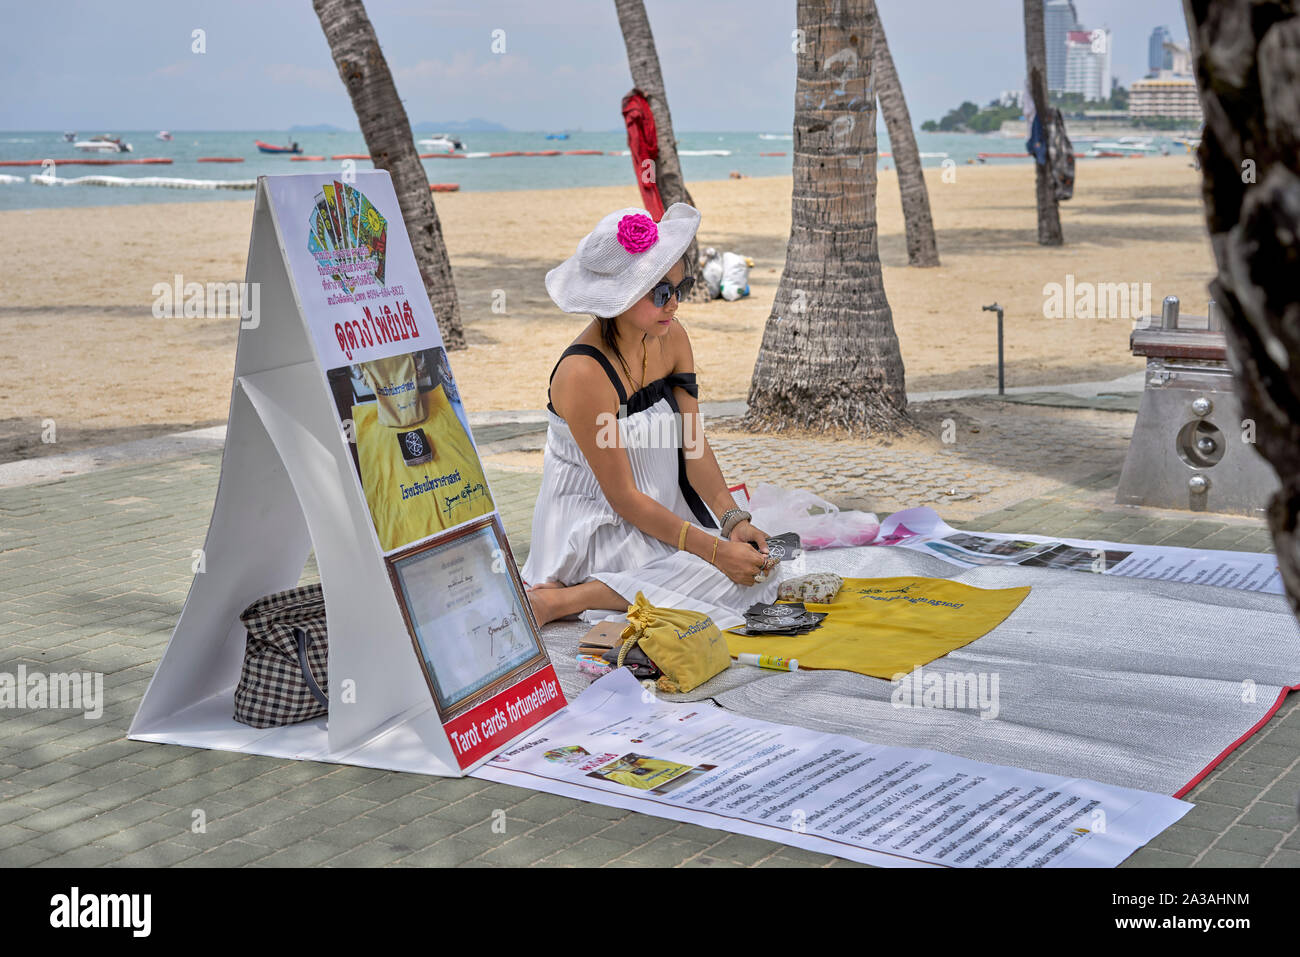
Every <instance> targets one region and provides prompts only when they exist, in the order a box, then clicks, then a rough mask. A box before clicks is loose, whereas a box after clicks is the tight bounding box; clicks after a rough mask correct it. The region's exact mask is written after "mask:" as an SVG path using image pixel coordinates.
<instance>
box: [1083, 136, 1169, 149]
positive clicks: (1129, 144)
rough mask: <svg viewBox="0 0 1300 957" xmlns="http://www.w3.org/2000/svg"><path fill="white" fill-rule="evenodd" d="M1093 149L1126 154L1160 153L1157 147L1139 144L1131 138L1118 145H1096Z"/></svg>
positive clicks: (1149, 144)
mask: <svg viewBox="0 0 1300 957" xmlns="http://www.w3.org/2000/svg"><path fill="white" fill-rule="evenodd" d="M1092 146H1093V149H1095V150H1100V151H1102V152H1124V153H1158V152H1160V150H1158V149H1157V148H1156V147H1154V146H1152V145H1151V142H1150V141H1149V140H1148V141H1146V142H1138V141H1137V140H1135V139H1134V138H1133V137H1131V136H1126V137H1124V138H1123V139H1121V140H1120V141H1119V142H1117V143H1094V144H1093V145H1092Z"/></svg>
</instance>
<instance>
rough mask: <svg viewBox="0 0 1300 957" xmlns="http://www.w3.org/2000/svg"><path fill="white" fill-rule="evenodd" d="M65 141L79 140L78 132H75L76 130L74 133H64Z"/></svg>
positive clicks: (73, 141)
mask: <svg viewBox="0 0 1300 957" xmlns="http://www.w3.org/2000/svg"><path fill="white" fill-rule="evenodd" d="M63 142H65V143H75V142H77V134H76V133H75V132H74V133H64V134H63Z"/></svg>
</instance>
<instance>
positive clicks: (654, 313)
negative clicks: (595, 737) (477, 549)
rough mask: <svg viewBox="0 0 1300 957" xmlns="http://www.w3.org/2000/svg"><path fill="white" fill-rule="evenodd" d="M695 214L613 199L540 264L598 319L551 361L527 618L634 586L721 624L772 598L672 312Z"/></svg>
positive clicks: (574, 304)
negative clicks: (713, 442) (567, 250)
mask: <svg viewBox="0 0 1300 957" xmlns="http://www.w3.org/2000/svg"><path fill="white" fill-rule="evenodd" d="M699 221H700V214H699V212H698V211H697V210H696V209H694V208H693V207H691V206H688V205H686V204H685V203H674V204H673V205H672V206H670V207H669V208H668V210H667V211H666V212H665V213H664V216H663V218H662V220H661V221H660V222H658V223H655V221H654V220H653V219H651V218H650V216H649V215H647V214H646V212H645V211H644V210H641V209H635V208H632V209H621V210H618V211H617V212H614V213H611V214H609V215H608V216H606V217H605V218H604V219H602V220H601V221H600V223H599V224H598V225H597V226H596V228H595V229H594V230H592V231H591V232H590V233H589V234H588V235H587V236H586V237H585V238H584V239H583V240H582V242H580V243H579V244H578V251H577V253H575V254H574V255H573V256H572V257H570V258H569V259H567V260H566V261H565V262H563V263H562V264H560V265H559V266H557V267H556V268H555V269H552V270H551V271H550V272H549V273H547V275H546V290H547V292H548V293H550V295H551V298H552V299H553V300H554V301H555V303H556V305H558V306H559V307H560V308H561V309H562V310H564V311H565V312H571V313H585V314H590V315H592V316H594V317H596V318H594V319H593V320H592V321H591V322H590V323H589V324H588V325H587V327H586V328H585V329H583V330H582V332H581V333H580V334H579V335H578V337H577V338H576V339H575V340H574V341H573V344H572V345H570V346H569V347H568V348H567V349H565V350H564V352H563V353H562V354H561V356H560V359H559V361H558V362H557V363H556V364H555V368H554V369H553V370H552V372H551V387H550V392H549V396H550V401H549V402H548V403H547V412H548V415H547V419H548V423H549V425H548V428H547V434H546V453H545V464H544V468H543V476H542V488H541V492H540V494H539V496H538V499H537V505H536V509H535V511H534V513H533V532H532V546H531V551H530V552H529V556H528V561H527V562H526V563H525V564H524V567H523V570H522V572H521V575H522V577H523V579H524V581H525V583H528V584H529V585H530V587H529V590H528V597H529V600H530V602H531V603H532V607H533V612H534V614H535V615H536V617H537V621H538V623H539V624H545V623H546V622H548V621H552V620H554V619H556V618H563V617H569V616H573V615H575V614H578V613H581V612H584V611H588V610H594V609H606V610H609V611H626V610H627V607H628V605H630V604H632V602H633V600H634V599H635V597H636V593H637V592H638V591H641V592H643V593H644V594H645V596H646V599H647V600H648V601H650V602H651V604H654V605H658V606H660V607H668V608H687V609H691V610H694V611H700V612H705V613H708V614H710V615H712V616H713V617H714V620H715V622H717V624H718V625H719V626H720V627H730V626H731V625H733V624H740V623H741V620H742V616H743V613H744V611H745V609H747V608H748V607H749V606H750V605H752V604H754V603H755V602H763V601H771V600H773V599H774V598H775V596H776V587H777V581H778V578H779V577H780V576H777V575H771V577H770V578H769V574H770V572H771V569H772V568H773V567H774V566H775V564H776V563H775V560H774V559H770V558H769V556H768V553H767V545H766V537H767V536H766V535H765V534H764V533H763V532H761V531H759V530H758V529H757V528H755V527H754V526H753V525H752V524H750V522H749V517H750V516H749V514H748V513H747V512H744V511H742V510H741V509H738V508H736V507H735V503H734V501H733V499H732V497H731V493H730V492H729V491H728V490H727V483H726V480H725V479H724V478H723V476H722V471H721V469H720V468H719V467H718V462H717V460H716V459H715V458H714V456H713V451H712V450H711V449H710V448H709V444H708V442H707V441H706V440H705V438H704V434H703V431H702V429H701V428H700V422H701V417H700V415H699V404H698V401H697V397H698V390H697V388H696V384H695V372H694V369H695V365H694V360H693V358H692V354H691V343H690V339H689V338H688V337H687V335H686V330H685V329H684V328H682V326H681V324H680V323H678V322H677V320H676V318H675V315H676V312H677V307H678V305H679V304H680V302H681V299H682V297H684V296H685V295H686V294H687V292H689V290H690V285H691V283H690V280H686V279H685V278H684V277H685V269H684V267H683V264H682V261H681V260H682V255H683V254H684V253H685V251H686V249H687V247H688V246H689V245H690V242H691V239H692V238H693V237H694V235H695V230H696V228H697V227H698V226H699ZM706 506H707V507H706ZM709 509H712V515H710V512H709ZM714 516H717V517H718V519H719V520H720V521H721V525H722V528H721V530H719V529H718V523H717V522H715V521H714ZM597 617H605V616H603V615H602V616H597Z"/></svg>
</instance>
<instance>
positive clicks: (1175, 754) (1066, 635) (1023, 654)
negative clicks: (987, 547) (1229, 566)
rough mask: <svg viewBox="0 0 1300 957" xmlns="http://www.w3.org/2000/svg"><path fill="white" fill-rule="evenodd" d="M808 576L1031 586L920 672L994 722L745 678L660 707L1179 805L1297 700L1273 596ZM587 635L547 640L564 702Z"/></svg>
mask: <svg viewBox="0 0 1300 957" xmlns="http://www.w3.org/2000/svg"><path fill="white" fill-rule="evenodd" d="M807 570H808V571H822V570H825V571H833V572H836V573H837V574H839V575H842V576H844V577H853V578H881V577H888V576H894V575H922V576H927V577H934V578H950V579H952V580H953V581H958V582H963V583H965V584H968V585H975V586H977V587H983V588H1005V587H1010V586H1016V585H1029V586H1031V588H1032V590H1031V591H1030V594H1029V596H1028V597H1027V598H1026V599H1025V600H1024V602H1023V603H1022V604H1021V605H1020V607H1019V608H1017V609H1016V611H1014V612H1013V613H1012V614H1011V615H1010V617H1008V618H1007V620H1006V621H1004V622H1003V623H1002V624H1001V625H999V626H998V627H997V628H995V629H994V630H993V631H991V632H989V633H988V634H987V635H985V636H984V637H983V638H980V639H978V640H976V641H974V642H972V643H970V644H968V645H966V646H965V647H964V648H960V649H958V650H957V651H954V652H951V653H950V654H948V655H945V656H944V657H942V658H939V659H936V660H935V661H934V662H933V663H931V664H929V665H925V666H924V668H923V670H924V671H925V672H931V673H941V674H942V673H953V674H963V675H965V674H971V675H974V676H976V680H978V676H980V675H983V676H984V677H985V682H986V683H985V688H986V689H987V690H990V691H991V688H992V684H991V679H992V677H993V676H995V675H996V676H997V679H998V692H997V699H996V717H981V715H980V711H979V710H978V709H976V708H971V707H968V708H967V709H965V710H956V709H953V708H929V707H896V706H895V705H894V703H893V702H892V701H891V697H892V696H894V692H895V686H894V685H893V684H892V683H891V682H889V681H885V680H882V679H878V678H869V677H866V676H864V675H858V674H854V673H851V672H844V671H800V672H797V673H793V674H791V673H783V672H772V671H764V670H760V669H758V668H751V667H748V666H744V665H738V664H733V665H732V667H731V668H729V669H728V670H727V671H724V672H723V673H722V674H720V675H718V676H717V677H715V678H713V679H712V680H710V681H708V682H706V683H705V684H704V685H701V686H700V687H699V688H697V689H695V690H694V691H692V692H690V693H689V694H685V695H665V696H664V697H665V698H666V699H674V700H681V701H693V700H702V699H707V698H712V699H713V700H715V701H716V702H717V703H718V704H720V705H722V706H723V707H724V708H729V709H731V710H733V711H736V712H739V713H741V714H745V715H749V716H752V717H756V718H763V719H766V720H769V721H776V722H779V723H782V724H792V725H798V726H800V727H804V728H811V729H814V730H819V731H827V732H835V733H841V734H848V735H851V736H853V737H856V738H860V739H862V740H864V741H870V742H873V743H876V744H887V745H900V746H908V747H924V748H932V749H935V750H938V751H945V752H948V753H951V754H958V755H961V756H963V757H968V758H974V759H976V760H980V761H987V762H990V763H993V764H1004V765H1011V766H1013V767H1021V768H1028V769H1031V770H1038V771H1046V772H1050V773H1053V774H1061V775H1066V776H1071V777H1080V778H1089V779H1092V780H1095V781H1102V782H1105V783H1107V784H1119V785H1124V786H1127V787H1136V788H1142V789H1144V790H1148V791H1155V792H1158V793H1163V794H1173V793H1175V792H1176V791H1178V790H1179V789H1181V788H1183V787H1184V786H1185V785H1186V784H1187V783H1188V782H1190V781H1191V779H1192V778H1194V777H1195V776H1196V775H1197V774H1199V773H1200V772H1201V770H1202V769H1204V768H1205V767H1206V765H1208V764H1209V763H1210V762H1211V761H1213V760H1214V759H1215V758H1216V757H1217V756H1218V755H1220V754H1221V753H1222V752H1223V751H1224V750H1225V749H1226V748H1228V747H1229V746H1230V745H1231V744H1232V743H1233V742H1235V741H1237V740H1238V739H1239V738H1241V737H1242V736H1243V735H1244V734H1246V732H1247V731H1248V730H1249V729H1250V728H1251V727H1253V726H1254V725H1255V724H1256V722H1258V721H1259V720H1260V719H1261V718H1263V717H1264V715H1265V714H1267V713H1268V711H1269V710H1270V709H1271V708H1272V706H1273V705H1274V703H1275V702H1276V701H1277V698H1278V696H1279V695H1280V694H1281V692H1282V689H1283V688H1284V687H1285V686H1288V685H1296V684H1300V626H1298V625H1297V622H1296V620H1295V618H1294V617H1293V616H1292V614H1291V611H1290V609H1289V608H1288V606H1287V604H1286V601H1285V599H1284V598H1282V597H1280V596H1276V595H1261V594H1256V593H1253V592H1243V591H1236V590H1233V589H1227V588H1214V587H1209V586H1202V585H1186V584H1179V583H1176V582H1155V581H1147V580H1140V579H1131V578H1119V577H1111V576H1102V575H1093V574H1089V573H1086V572H1075V571H1061V570H1055V569H1044V568H1022V567H1016V566H1006V567H1003V566H984V567H978V568H971V569H960V568H958V567H957V566H954V565H950V564H948V563H946V562H943V561H941V560H939V559H937V558H933V557H930V556H927V555H923V554H920V553H917V552H912V551H908V550H906V549H902V548H870V547H864V548H841V549H827V550H824V551H814V552H808V553H807ZM590 627H591V626H590V624H589V623H587V622H582V621H578V622H553V623H552V624H549V625H547V626H546V627H545V628H543V629H542V634H543V638H544V639H545V642H546V645H547V648H548V649H549V651H550V653H551V657H552V659H553V661H554V663H555V669H556V673H557V674H558V675H559V678H560V684H561V685H562V687H563V688H564V692H565V694H566V695H568V696H569V697H570V699H572V698H573V697H576V696H577V695H578V694H580V693H581V692H582V690H583V689H585V688H586V687H587V685H588V684H589V681H588V679H587V678H586V676H584V675H582V674H580V673H579V672H578V670H577V666H576V663H575V660H574V656H575V654H576V651H577V646H578V641H579V639H580V638H581V637H582V636H583V635H584V634H586V632H587V630H588V629H589V628H590ZM968 687H969V686H968ZM983 710H984V711H985V713H991V712H992V710H993V709H992V708H985V709H983Z"/></svg>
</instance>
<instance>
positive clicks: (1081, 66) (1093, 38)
mask: <svg viewBox="0 0 1300 957" xmlns="http://www.w3.org/2000/svg"><path fill="white" fill-rule="evenodd" d="M1065 43H1066V54H1065V92H1066V93H1078V94H1080V95H1081V96H1083V98H1084V99H1085V100H1106V99H1109V98H1110V90H1111V77H1110V30H1105V29H1103V30H1071V31H1070V32H1069V33H1068V34H1066V40H1065Z"/></svg>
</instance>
